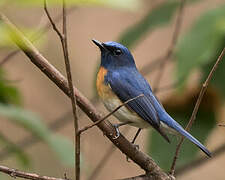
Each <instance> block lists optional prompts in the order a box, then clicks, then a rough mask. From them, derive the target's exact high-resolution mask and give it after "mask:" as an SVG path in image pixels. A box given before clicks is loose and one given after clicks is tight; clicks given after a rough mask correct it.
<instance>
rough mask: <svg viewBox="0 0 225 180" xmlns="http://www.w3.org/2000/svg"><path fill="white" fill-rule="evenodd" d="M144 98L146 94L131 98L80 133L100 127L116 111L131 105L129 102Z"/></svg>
mask: <svg viewBox="0 0 225 180" xmlns="http://www.w3.org/2000/svg"><path fill="white" fill-rule="evenodd" d="M143 96H144V94H140V95H139V96H136V97H134V98H131V99H129V100H127V101H125V102H124V103H122V104H121V105H119V106H118V107H116V108H115V109H114V110H113V111H112V112H110V113H109V114H107V115H106V116H105V117H103V118H102V119H100V120H98V121H96V122H94V123H93V124H90V125H88V126H86V127H84V128H82V129H80V130H79V132H78V133H79V134H81V133H82V132H84V131H86V130H88V129H90V128H92V127H94V126H96V125H98V124H99V123H100V122H102V121H104V120H106V119H107V118H108V117H110V116H111V115H113V114H114V113H115V112H116V111H118V110H119V109H120V108H122V107H123V106H125V105H126V104H127V103H129V102H131V101H133V100H135V99H137V98H140V97H143Z"/></svg>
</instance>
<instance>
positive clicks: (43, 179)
mask: <svg viewBox="0 0 225 180" xmlns="http://www.w3.org/2000/svg"><path fill="white" fill-rule="evenodd" d="M0 171H1V172H3V173H5V174H8V175H9V176H11V177H13V178H15V179H16V178H17V177H19V178H23V179H31V180H68V179H62V178H55V177H48V176H40V175H38V174H34V173H27V172H22V171H19V170H17V169H11V168H8V167H6V166H0Z"/></svg>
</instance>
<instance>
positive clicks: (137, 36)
mask: <svg viewBox="0 0 225 180" xmlns="http://www.w3.org/2000/svg"><path fill="white" fill-rule="evenodd" d="M178 5H179V2H178V1H165V2H164V3H162V4H161V5H159V6H158V7H156V8H155V9H153V10H150V11H149V12H148V14H147V15H146V16H145V17H144V18H143V19H141V20H140V21H139V22H138V23H137V24H135V25H133V26H132V27H129V28H128V30H127V31H125V32H124V33H123V34H122V35H121V37H120V38H119V42H120V43H121V44H123V45H125V46H127V47H129V48H130V47H132V46H133V45H134V44H135V43H136V42H137V41H140V40H141V39H142V38H143V37H144V36H145V35H146V34H147V33H150V32H152V31H153V30H155V29H157V28H159V27H162V26H165V25H168V24H169V23H170V21H171V20H172V17H173V15H174V13H175V11H176V9H177V7H178Z"/></svg>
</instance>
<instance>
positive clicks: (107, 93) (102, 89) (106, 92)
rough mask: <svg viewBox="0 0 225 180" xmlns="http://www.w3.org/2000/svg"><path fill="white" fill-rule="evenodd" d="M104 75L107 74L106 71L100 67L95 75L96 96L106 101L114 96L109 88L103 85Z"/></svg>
mask: <svg viewBox="0 0 225 180" xmlns="http://www.w3.org/2000/svg"><path fill="white" fill-rule="evenodd" d="M106 74H107V69H105V68H104V67H100V69H99V71H98V75H97V82H96V86H97V91H98V95H99V96H100V97H101V98H102V99H108V98H112V97H113V96H115V94H114V93H113V92H112V89H111V88H110V86H109V85H106V84H105V83H104V78H105V76H106Z"/></svg>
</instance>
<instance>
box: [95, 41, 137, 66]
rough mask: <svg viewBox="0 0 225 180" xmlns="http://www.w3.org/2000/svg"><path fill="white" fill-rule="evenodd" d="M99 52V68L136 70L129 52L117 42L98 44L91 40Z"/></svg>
mask: <svg viewBox="0 0 225 180" xmlns="http://www.w3.org/2000/svg"><path fill="white" fill-rule="evenodd" d="M92 41H93V42H94V43H95V44H96V45H97V46H98V47H99V49H100V51H101V66H103V67H105V68H106V69H114V68H119V67H133V68H136V65H135V62H134V58H133V56H132V54H131V53H130V51H129V50H128V49H127V48H126V47H125V46H123V45H122V44H119V43H117V42H113V41H109V42H105V43H102V42H99V41H97V40H95V39H93V40H92Z"/></svg>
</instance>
